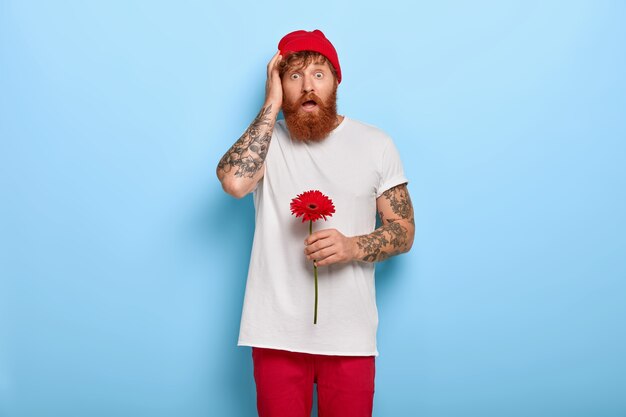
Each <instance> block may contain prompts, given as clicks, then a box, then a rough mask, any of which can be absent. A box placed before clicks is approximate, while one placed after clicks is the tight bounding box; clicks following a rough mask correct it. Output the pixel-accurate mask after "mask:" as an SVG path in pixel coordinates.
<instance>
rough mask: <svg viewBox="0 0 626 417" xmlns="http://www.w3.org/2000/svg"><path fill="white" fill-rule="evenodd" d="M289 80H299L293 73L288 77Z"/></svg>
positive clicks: (297, 75)
mask: <svg viewBox="0 0 626 417" xmlns="http://www.w3.org/2000/svg"><path fill="white" fill-rule="evenodd" d="M289 78H291V79H292V80H297V79H298V78H300V74H297V73H295V72H294V73H293V74H291V75H290V77H289Z"/></svg>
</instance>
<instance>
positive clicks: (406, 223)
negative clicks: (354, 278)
mask: <svg viewBox="0 0 626 417" xmlns="http://www.w3.org/2000/svg"><path fill="white" fill-rule="evenodd" d="M281 59H282V57H281V55H280V52H277V53H276V54H275V55H274V56H273V57H272V59H271V60H270V62H269V63H268V64H267V81H266V83H265V102H264V104H263V107H262V108H261V110H260V111H259V114H258V115H257V117H256V118H255V119H254V120H253V122H252V123H251V124H250V126H249V127H248V128H247V129H246V131H245V132H244V133H243V134H242V136H241V137H240V138H239V139H238V140H237V141H236V142H235V143H234V144H233V146H232V147H231V148H230V149H229V150H228V151H227V152H226V153H225V154H224V156H223V157H222V159H221V160H220V162H219V163H218V166H217V169H216V173H217V177H218V179H219V180H220V182H221V184H222V188H223V189H224V191H226V192H227V193H228V194H230V195H232V196H233V197H236V198H242V197H244V196H245V195H247V194H248V193H250V192H251V191H252V190H253V189H254V187H255V186H256V184H257V183H258V182H259V180H261V178H263V174H264V172H265V157H266V156H267V149H268V148H269V145H270V140H271V136H272V131H273V129H274V125H275V123H276V117H277V116H278V112H279V110H280V108H281V106H282V104H283V99H286V100H289V101H290V102H295V101H297V100H298V99H299V98H300V97H302V96H303V94H305V93H309V92H311V91H312V92H314V93H315V94H316V95H317V96H319V97H320V98H321V99H322V100H326V99H327V98H328V97H329V96H330V95H331V93H332V91H333V88H334V87H335V85H336V83H337V80H336V79H335V78H334V76H333V74H332V72H331V70H330V67H329V64H328V63H327V62H325V63H324V64H318V63H312V64H310V65H308V66H307V67H306V68H303V69H300V70H297V71H288V72H286V73H285V75H284V77H283V79H282V80H281V78H280V74H279V71H278V63H279V62H280V60H281ZM318 110H319V109H318V108H317V106H316V107H313V108H311V109H305V108H302V109H301V111H318ZM342 120H343V116H338V124H339V123H341V121H342ZM376 209H377V212H378V214H379V216H380V219H381V226H380V227H379V228H377V229H376V230H374V231H373V232H372V233H369V234H365V235H361V236H351V237H348V236H345V235H344V234H342V233H341V232H340V231H338V230H336V229H324V230H319V231H317V232H315V233H313V234H311V235H310V236H309V237H307V238H306V239H305V241H304V245H305V247H304V256H306V258H307V259H308V260H311V261H314V262H315V264H316V265H317V266H327V265H332V264H337V263H346V262H351V261H361V262H378V261H382V260H385V259H387V258H389V257H390V256H394V255H398V254H400V253H404V252H407V251H408V250H409V249H410V248H411V246H412V244H413V238H414V234H415V222H414V217H413V206H412V204H411V198H410V196H409V192H408V189H407V187H406V184H400V185H398V186H395V187H393V188H390V189H389V190H387V191H385V192H384V193H383V194H382V195H381V196H380V197H378V198H377V199H376Z"/></svg>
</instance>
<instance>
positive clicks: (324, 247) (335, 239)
mask: <svg viewBox="0 0 626 417" xmlns="http://www.w3.org/2000/svg"><path fill="white" fill-rule="evenodd" d="M304 244H305V245H306V247H305V248H304V254H305V255H306V258H307V259H308V260H315V263H316V265H317V266H326V265H332V264H335V263H345V262H350V261H352V260H354V259H355V258H356V255H355V254H356V251H357V245H356V241H355V239H354V238H353V237H347V236H344V235H343V234H342V233H341V232H339V231H338V230H336V229H325V230H320V231H317V232H315V233H313V234H311V235H310V236H309V237H307V238H306V239H305V240H304Z"/></svg>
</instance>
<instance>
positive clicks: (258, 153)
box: [217, 104, 276, 178]
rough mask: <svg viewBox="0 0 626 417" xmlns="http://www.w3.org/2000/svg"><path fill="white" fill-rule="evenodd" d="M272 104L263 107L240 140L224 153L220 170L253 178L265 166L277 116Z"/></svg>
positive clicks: (219, 166) (237, 175)
mask: <svg viewBox="0 0 626 417" xmlns="http://www.w3.org/2000/svg"><path fill="white" fill-rule="evenodd" d="M274 113H275V112H272V105H271V104H270V105H268V106H267V107H263V108H262V109H261V111H260V112H259V114H258V115H257V116H256V118H255V119H254V121H253V122H252V123H251V124H250V126H248V128H247V129H246V131H245V132H244V133H243V135H241V137H240V138H239V140H237V142H235V144H234V145H233V146H232V147H231V148H230V149H229V150H228V151H227V152H226V153H225V154H224V156H223V157H222V159H221V160H220V162H219V164H218V165H217V169H218V171H222V172H223V173H225V174H229V173H231V171H232V170H233V169H236V171H235V172H233V173H232V175H234V176H235V177H243V178H252V177H253V176H254V175H255V174H256V173H257V172H258V171H259V169H261V167H262V166H263V163H264V162H265V157H266V156H267V150H268V148H269V145H270V140H271V138H272V130H273V129H274V123H275V122H276V116H275V114H274Z"/></svg>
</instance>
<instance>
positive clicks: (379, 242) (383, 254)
mask: <svg viewBox="0 0 626 417" xmlns="http://www.w3.org/2000/svg"><path fill="white" fill-rule="evenodd" d="M382 196H383V197H384V198H385V199H386V200H387V202H388V203H389V206H390V207H391V210H392V211H393V214H394V215H395V216H397V217H398V218H395V217H394V218H387V217H385V215H384V214H383V212H382V211H379V212H378V214H379V216H380V222H381V227H379V228H378V229H376V230H374V231H373V232H372V233H370V234H367V235H363V236H359V237H357V241H356V243H357V246H358V248H359V250H360V252H361V255H363V256H362V257H361V260H362V261H365V262H377V261H383V260H385V259H387V258H389V257H391V256H393V255H397V254H399V253H403V252H406V251H408V250H409V248H410V247H411V244H412V243H413V237H412V232H411V233H409V225H408V224H407V223H409V224H410V225H413V226H414V225H415V219H414V216H413V206H412V205H411V198H410V197H409V193H408V190H407V188H406V185H404V184H403V185H400V186H396V187H393V188H391V189H389V190H387V191H385V192H384V193H383V195H382ZM410 235H411V236H410ZM409 236H410V237H409Z"/></svg>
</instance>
